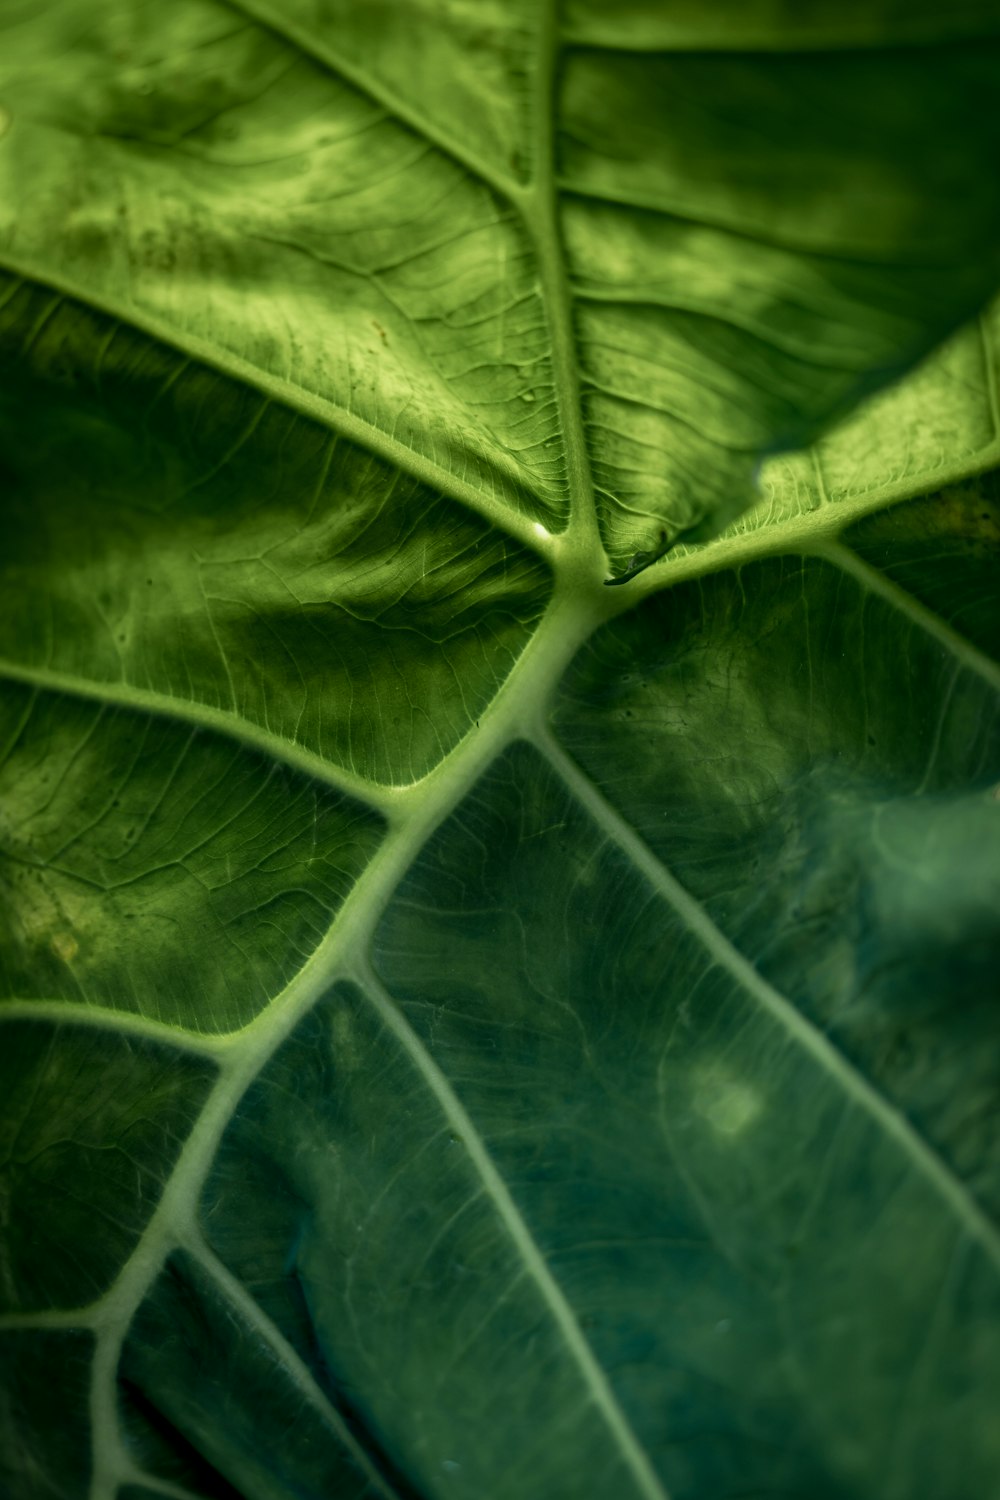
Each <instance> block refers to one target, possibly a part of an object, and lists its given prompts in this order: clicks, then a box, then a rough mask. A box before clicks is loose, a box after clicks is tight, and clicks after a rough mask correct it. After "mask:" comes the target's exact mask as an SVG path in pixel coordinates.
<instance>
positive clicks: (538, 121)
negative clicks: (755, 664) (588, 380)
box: [525, 0, 604, 566]
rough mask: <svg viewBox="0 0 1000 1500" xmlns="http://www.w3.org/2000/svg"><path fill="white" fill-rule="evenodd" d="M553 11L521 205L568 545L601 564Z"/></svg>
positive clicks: (551, 6)
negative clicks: (562, 477) (548, 371)
mask: <svg viewBox="0 0 1000 1500" xmlns="http://www.w3.org/2000/svg"><path fill="white" fill-rule="evenodd" d="M558 5H559V0H544V3H543V4H542V6H541V7H540V17H539V33H538V46H537V49H536V53H537V75H536V83H535V94H534V111H533V117H532V139H533V141H534V142H535V147H536V151H537V157H536V160H535V170H534V175H533V179H532V188H531V192H530V196H529V198H528V199H527V201H526V205H525V206H526V210H527V212H526V214H525V219H526V223H527V225H528V227H529V230H530V231H531V233H532V237H533V240H534V245H535V253H536V255H537V257H538V266H539V274H540V278H541V283H542V297H543V301H544V305H545V315H546V318H547V320H548V327H549V337H550V339H551V359H552V379H553V383H554V386H555V397H556V409H557V411H558V414H559V428H560V431H561V433H562V438H563V447H564V453H565V460H566V479H567V483H568V486H569V502H570V510H569V515H570V533H569V540H571V541H572V543H573V546H574V550H575V551H577V554H578V555H580V556H586V557H595V556H599V557H600V558H601V559H602V566H603V561H604V548H603V545H602V543H601V538H600V532H599V530H598V526H597V511H596V507H595V504H594V483H593V478H592V475H591V468H590V454H589V452H588V449H587V438H586V432H585V430H584V424H583V407H582V405H581V399H580V371H579V363H578V359H577V346H576V332H575V329H574V326H573V307H572V299H571V292H570V283H569V277H568V275H567V272H566V264H565V255H564V251H563V242H562V232H561V228H560V224H559V202H558V186H557V179H556V128H557V127H556V109H557V71H558V67H559V12H558Z"/></svg>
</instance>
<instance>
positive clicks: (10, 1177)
mask: <svg viewBox="0 0 1000 1500" xmlns="http://www.w3.org/2000/svg"><path fill="white" fill-rule="evenodd" d="M214 1071H215V1070H214V1068H213V1066H212V1064H211V1063H209V1062H206V1061H204V1060H202V1059H196V1058H194V1057H192V1056H190V1055H187V1054H183V1053H178V1052H177V1051H175V1050H174V1049H173V1048H170V1047H166V1046H161V1045H159V1044H158V1043H153V1042H148V1041H144V1040H138V1039H136V1038H131V1037H126V1036H121V1035H117V1034H115V1033H114V1032H110V1031H103V1030H99V1029H97V1028H96V1027H90V1026H73V1025H71V1024H69V1023H66V1024H63V1025H53V1024H49V1023H47V1022H44V1021H6V1022H4V1024H3V1027H2V1032H0V1098H2V1099H3V1100H4V1113H3V1119H2V1122H0V1205H2V1219H0V1223H2V1226H3V1230H4V1235H3V1240H2V1242H0V1310H2V1311H5V1312H31V1311H35V1310H38V1311H50V1310H52V1309H53V1308H76V1307H82V1306H85V1305H86V1304H87V1303H90V1302H92V1301H94V1300H95V1299H96V1298H97V1297H99V1296H100V1295H101V1293H102V1292H104V1291H106V1290H107V1289H108V1288H109V1287H110V1286H111V1284H112V1282H113V1281H114V1280H115V1278H116V1277H117V1276H118V1275H119V1274H120V1272H121V1269H122V1266H123V1264H124V1263H125V1262H126V1261H127V1260H128V1257H129V1255H130V1254H131V1252H132V1250H133V1248H134V1247H135V1244H136V1242H137V1240H138V1238H139V1236H140V1234H141V1233H142V1231H143V1229H144V1228H145V1226H146V1223H147V1221H148V1219H149V1217H150V1215H151V1214H152V1212H153V1210H154V1209H155V1208H156V1205H157V1203H158V1202H159V1199H160V1195H161V1193H162V1191H163V1188H164V1185H165V1184H166V1182H167V1181H168V1180H169V1178H170V1174H171V1171H172V1169H173V1165H174V1162H175V1161H176V1159H177V1154H178V1152H179V1151H180V1148H181V1146H182V1145H183V1143H184V1139H185V1137H186V1136H187V1133H188V1131H189V1129H190V1127H191V1125H192V1124H193V1123H194V1120H195V1117H196V1116H197V1113H198V1110H199V1108H200V1106H201V1103H202V1101H203V1099H204V1097H205V1094H206V1092H207V1090H208V1088H209V1085H210V1084H211V1082H212V1079H213V1076H214Z"/></svg>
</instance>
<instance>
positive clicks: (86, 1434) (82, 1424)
mask: <svg viewBox="0 0 1000 1500" xmlns="http://www.w3.org/2000/svg"><path fill="white" fill-rule="evenodd" d="M93 1342H94V1341H93V1337H92V1335H90V1334H89V1333H84V1332H65V1331H63V1332H54V1331H52V1330H46V1331H45V1332H39V1331H38V1330H32V1331H31V1332H13V1331H7V1332H3V1333H0V1374H2V1378H3V1391H2V1399H0V1477H2V1480H3V1493H4V1495H6V1496H9V1497H10V1500H86V1497H87V1494H88V1490H89V1487H90V1448H91V1438H90V1416H89V1412H88V1410H87V1395H88V1391H89V1374H90V1362H91V1357H92V1353H93ZM55 1403H58V1408H59V1421H58V1423H53V1421H52V1409H53V1405H54V1404H55Z"/></svg>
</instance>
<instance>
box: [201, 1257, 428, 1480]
mask: <svg viewBox="0 0 1000 1500" xmlns="http://www.w3.org/2000/svg"><path fill="white" fill-rule="evenodd" d="M182 1248H183V1249H185V1250H187V1251H188V1253H189V1254H190V1255H191V1256H192V1257H193V1258H194V1259H195V1260H196V1261H197V1262H198V1264H199V1265H200V1266H201V1268H202V1269H203V1271H204V1272H205V1273H206V1275H207V1276H208V1277H209V1278H210V1279H211V1280H212V1281H214V1282H215V1283H216V1285H217V1286H218V1287H219V1288H220V1290H221V1291H222V1293H223V1296H224V1297H225V1298H226V1299H227V1300H228V1302H229V1303H230V1305H231V1306H232V1307H233V1308H235V1310H236V1312H237V1313H238V1314H239V1315H240V1316H241V1317H242V1318H243V1320H244V1321H245V1322H246V1323H247V1325H248V1326H249V1327H250V1328H251V1329H252V1330H253V1333H254V1335H255V1337H256V1338H257V1339H258V1340H259V1341H260V1343H261V1344H263V1345H264V1346H265V1348H266V1349H267V1352H268V1354H270V1355H271V1356H272V1358H273V1360H274V1363H275V1365H276V1366H277V1367H278V1368H280V1370H281V1372H282V1374H283V1375H284V1376H285V1377H286V1378H287V1379H288V1381H289V1382H290V1384H291V1385H293V1386H294V1387H295V1390H296V1391H297V1392H298V1394H299V1395H300V1396H301V1397H302V1400H303V1402H304V1404H305V1405H306V1406H311V1407H312V1408H313V1410H314V1411H316V1412H318V1413H319V1415H320V1416H321V1417H322V1419H323V1421H324V1422H325V1423H326V1424H327V1425H328V1426H329V1427H330V1428H331V1429H332V1431H333V1432H334V1434H335V1435H336V1438H337V1441H338V1442H339V1443H340V1444H341V1445H342V1446H343V1447H344V1448H345V1449H346V1451H347V1452H348V1453H349V1454H350V1455H351V1457H352V1458H353V1460H354V1462H355V1463H356V1464H357V1466H358V1468H359V1469H360V1470H361V1472H362V1473H363V1474H364V1475H365V1476H366V1478H367V1480H368V1482H369V1484H370V1485H371V1486H372V1489H373V1490H374V1492H375V1493H376V1494H378V1495H381V1496H383V1497H384V1500H399V1495H398V1492H397V1491H396V1489H395V1488H394V1487H393V1486H392V1485H390V1484H389V1483H388V1481H387V1480H386V1479H385V1478H384V1477H383V1475H381V1474H380V1473H379V1471H378V1469H376V1468H375V1466H374V1464H373V1463H372V1461H371V1459H370V1458H369V1457H368V1454H367V1453H366V1452H365V1450H364V1448H362V1447H361V1445H360V1443H359V1442H358V1440H357V1438H356V1437H355V1436H354V1434H353V1433H352V1432H351V1430H350V1428H349V1427H348V1426H347V1424H346V1422H345V1421H344V1419H343V1417H342V1416H341V1414H340V1412H339V1411H338V1410H337V1408H336V1407H335V1406H334V1404H333V1402H332V1401H331V1400H330V1398H329V1396H327V1394H326V1392H325V1391H324V1390H323V1389H322V1388H321V1387H320V1386H319V1385H317V1383H316V1381H315V1379H314V1378H313V1375H312V1373H311V1371H310V1370H309V1367H308V1366H307V1365H306V1364H305V1362H304V1361H303V1360H302V1359H301V1358H300V1356H299V1355H298V1354H297V1353H296V1352H295V1350H294V1349H293V1347H292V1345H291V1344H290V1343H289V1342H288V1340H287V1339H286V1338H285V1337H284V1335H283V1334H282V1333H281V1332H280V1330H279V1329H278V1328H277V1327H276V1326H275V1324H274V1323H272V1321H271V1319H270V1318H269V1317H268V1316H267V1314H266V1313H265V1312H264V1311H263V1309H262V1308H261V1307H260V1306H259V1304H258V1303H256V1302H255V1301H254V1299H253V1298H252V1297H251V1296H250V1293H249V1292H248V1291H247V1290H246V1288H245V1287H244V1286H243V1285H242V1284H241V1283H240V1282H239V1281H238V1280H237V1279H236V1277H235V1276H234V1275H233V1274H232V1272H231V1271H230V1270H229V1269H228V1268H227V1267H226V1266H225V1264H224V1263H223V1262H222V1261H221V1260H220V1259H219V1257H218V1256H217V1255H216V1254H215V1251H214V1250H212V1248H211V1246H210V1245H208V1244H207V1242H206V1241H205V1238H204V1236H203V1235H202V1234H201V1232H200V1231H199V1230H197V1229H194V1230H192V1231H191V1232H190V1233H189V1234H188V1235H187V1236H186V1237H185V1240H184V1243H183V1246H182Z"/></svg>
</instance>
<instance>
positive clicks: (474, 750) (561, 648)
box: [90, 593, 665, 1500]
mask: <svg viewBox="0 0 1000 1500" xmlns="http://www.w3.org/2000/svg"><path fill="white" fill-rule="evenodd" d="M592 627H593V617H592V613H591V610H590V608H589V606H588V604H587V602H586V601H583V602H581V601H580V600H579V599H578V598H575V597H572V596H570V597H566V595H565V593H563V594H559V595H558V596H557V597H556V598H554V599H553V601H552V603H551V604H550V606H549V609H548V611H547V613H546V615H545V617H544V619H543V621H542V623H541V625H540V626H539V629H538V631H537V632H536V635H535V638H534V640H533V642H532V644H531V646H530V647H529V648H528V649H527V650H526V651H525V652H524V653H523V655H522V656H521V657H520V658H519V660H518V661H517V662H516V663H515V665H514V667H513V669H512V670H511V673H510V675H509V676H508V677H507V679H506V681H505V682H504V684H503V686H502V687H501V688H500V690H499V692H498V693H497V695H496V697H495V698H494V700H493V702H492V704H491V705H490V708H489V710H488V711H487V713H486V714H484V715H483V716H482V718H481V720H480V727H479V728H478V729H477V730H476V732H475V733H474V734H470V735H468V736H467V737H466V738H465V739H464V740H462V741H460V743H459V744H458V745H457V746H456V747H455V749H454V750H453V751H451V753H450V754H449V755H448V756H447V757H446V758H445V759H444V760H443V761H442V762H441V763H440V765H439V766H438V767H437V768H436V770H435V771H433V772H431V773H430V775H429V776H427V777H426V778H425V780H424V782H423V783H422V784H421V792H420V795H419V797H417V798H416V799H411V800H410V801H409V802H408V804H407V805H406V808H405V813H404V816H403V817H402V818H401V819H400V821H399V823H398V824H397V825H396V826H395V827H393V828H391V829H390V831H389V833H388V835H387V836H386V838H385V839H384V841H383V843H382V844H381V846H380V847H379V849H378V850H377V851H376V853H375V854H374V855H373V857H372V859H371V860H370V861H369V863H368V865H367V866H366V868H365V870H364V871H363V873H362V874H361V875H360V876H359V877H358V879H357V880H356V881H355V883H354V886H353V887H352V889H351V891H350V892H349V893H348V895H347V897H346V898H345V900H344V902H343V905H342V906H341V908H340V910H339V911H338V913H337V915H336V917H335V918H334V920H333V922H332V923H331V925H330V927H329V929H328V930H327V933H326V936H325V937H324V938H323V940H322V941H321V942H320V943H319V945H318V946H317V948H316V949H315V950H314V951H313V953H312V954H311V955H310V957H309V958H308V959H307V960H306V962H305V963H304V964H303V966H302V968H301V969H300V970H299V971H298V973H297V974H296V975H295V977H294V978H293V979H292V980H291V981H290V982H289V984H288V985H287V986H286V987H285V989H284V990H283V991H282V992H281V993H280V994H279V995H277V996H276V997H275V998H274V1000H273V1001H272V1002H271V1004H270V1005H269V1006H267V1007H266V1009H264V1010H263V1011H262V1012H261V1013H260V1015H258V1016H257V1017H256V1018H255V1019H254V1020H253V1021H251V1022H250V1023H249V1024H248V1025H247V1026H246V1027H244V1028H243V1030H242V1031H239V1032H235V1033H233V1034H232V1041H233V1045H232V1047H231V1048H227V1049H226V1051H225V1053H224V1055H222V1056H220V1059H219V1063H220V1071H219V1077H218V1079H217V1081H216V1083H215V1085H214V1086H213V1088H212V1090H211V1092H210V1093H209V1096H208V1098H207V1100H206V1101H205V1104H204V1105H203V1107H202V1111H201V1114H200V1115H199V1117H198V1119H197V1121H196V1122H195V1124H194V1125H193V1127H192V1129H191V1133H190V1135H189V1136H188V1139H187V1140H186V1141H185V1143H184V1145H183V1147H182V1148H181V1152H180V1156H179V1157H178V1159H177V1162H176V1164H175V1166H174V1170H173V1172H172V1174H171V1176H170V1180H169V1182H168V1183H167V1184H166V1186H165V1188H164V1191H163V1195H162V1197H161V1199H160V1201H159V1203H158V1204H157V1206H156V1209H155V1210H154V1212H153V1215H152V1217H151V1218H150V1220H149V1223H148V1224H147V1225H146V1228H145V1230H144V1231H143V1234H142V1236H141V1237H140V1239H139V1242H138V1244H137V1245H136V1246H135V1248H134V1249H133V1251H132V1254H131V1255H130V1256H129V1258H128V1260H127V1261H126V1262H125V1264H124V1265H123V1267H122V1269H121V1271H120V1272H119V1275H118V1279H117V1281H116V1282H115V1284H114V1286H113V1287H112V1288H111V1290H110V1291H109V1292H107V1293H106V1294H105V1295H104V1297H102V1298H101V1300H100V1302H99V1303H97V1304H95V1309H94V1314H95V1316H94V1322H95V1325H98V1324H99V1326H100V1329H101V1332H100V1338H99V1340H98V1348H97V1352H96V1354H95V1358H94V1366H93V1381H92V1391H91V1417H92V1422H93V1425H94V1431H95V1433H96V1434H101V1435H102V1437H101V1441H100V1443H95V1453H94V1465H93V1475H92V1480H91V1490H90V1500H109V1497H110V1496H111V1495H112V1494H113V1493H114V1484H115V1475H116V1472H117V1470H116V1467H115V1465H116V1464H117V1462H118V1457H119V1449H120V1444H119V1442H118V1426H117V1420H118V1419H117V1404H116V1402H117V1385H116V1380H117V1368H118V1361H119V1358H120V1355H121V1348H122V1342H123V1340H124V1338H125V1334H126V1332H127V1329H128V1326H129V1323H130V1322H131V1320H132V1318H133V1317H134V1315H135V1312H136V1309H137V1308H138V1307H139V1305H140V1303H141V1302H142V1300H143V1298H144V1297H145V1296H146V1294H147V1292H148V1290H149V1288H150V1286H151V1285H152V1283H153V1280H154V1279H155V1277H156V1275H157V1274H158V1272H159V1270H160V1268H161V1266H162V1264H163V1261H164V1259H165V1257H166V1255H167V1254H168V1253H169V1251H170V1249H171V1248H172V1247H173V1246H175V1245H177V1244H179V1243H181V1242H182V1241H183V1240H184V1239H185V1238H186V1237H187V1236H189V1235H190V1232H191V1229H192V1226H194V1225H195V1224H196V1215H197V1205H198V1198H199V1195H200V1193H201V1190H202V1185H203V1183H204V1181H205V1178H206V1176H207V1174H208V1172H209V1169H210V1167H211V1164H212V1162H213V1160H214V1158H215V1153H216V1151H217V1149H218V1145H219V1142H220V1140H221V1138H222V1134H223V1131H224V1130H225V1128H226V1126H227V1125H228V1123H229V1121H230V1120H231V1119H232V1116H233V1113H234V1111H235V1110H236V1108H237V1106H238V1104H239V1101H240V1099H241V1098H242V1096H243V1094H244V1092H245V1090H246V1089H247V1088H248V1087H249V1085H250V1083H251V1082H252V1081H253V1079H254V1078H255V1077H256V1076H257V1074H258V1073H259V1071H260V1070H261V1068H263V1067H264V1065H265V1064H266V1063H267V1061H268V1059H269V1058H271V1057H273V1056H274V1053H275V1052H276V1051H277V1049H278V1048H279V1047H280V1046H281V1044H282V1042H284V1041H285V1040H286V1038H287V1037H288V1036H290V1035H291V1033H292V1031H293V1030H294V1028H295V1026H296V1025H297V1024H298V1023H299V1021H301V1019H302V1017H303V1016H304V1015H306V1014H307V1013H308V1012H309V1011H310V1010H311V1009H312V1007H313V1006H314V1005H315V1004H316V1002H317V1001H318V1000H319V999H320V997H321V996H322V995H324V994H325V993H326V992H327V991H328V990H329V988H330V986H331V985H332V984H333V983H334V982H335V981H336V980H337V979H338V978H339V977H345V976H346V975H347V974H348V973H349V972H350V968H351V966H352V964H353V963H354V962H355V961H356V959H357V955H358V954H360V953H364V952H365V951H366V950H367V947H368V944H369V943H370V941H371V937H372V932H373V930H374V927H375V924H376V923H377V922H378V920H379V919H380V917H381V914H382V912H383V910H384V909H385V906H386V904H387V902H388V901H389V900H390V898H391V896H392V893H393V891H394V890H395V889H396V888H397V886H398V884H399V881H400V880H401V878H402V876H403V875H404V873H405V872H406V870H407V869H408V868H409V866H410V865H411V864H412V862H413V860H414V859H415V858H416V857H417V855H418V854H419V852H420V850H421V849H422V848H423V847H424V845H425V844H426V842H427V839H428V838H429V837H430V835H431V834H432V833H433V831H434V830H435V829H436V828H437V827H438V825H439V824H440V823H441V822H442V821H443V819H444V818H445V817H447V816H448V814H449V813H450V812H451V810H452V809H453V808H454V807H455V806H456V805H457V804H458V802H459V801H460V800H461V799H462V797H464V796H465V794H466V793H467V791H468V790H469V788H470V787H471V786H472V785H473V784H474V783H475V782H476V781H477V780H478V779H479V777H480V776H481V775H482V773H483V771H484V770H485V769H486V767H487V766H488V765H489V764H490V763H491V762H492V761H493V760H494V759H495V758H496V757H497V755H499V754H500V753H501V752H502V751H503V749H504V748H505V747H506V746H507V745H509V744H510V743H511V741H512V739H513V738H514V737H515V736H516V735H518V734H520V733H523V731H524V726H525V724H526V722H528V720H527V719H526V716H525V709H524V704H525V702H527V703H529V704H536V703H540V702H544V701H547V699H548V697H549V695H550V694H551V692H552V691H553V689H554V686H555V684H556V683H557V682H558V681H559V679H560V678H561V676H562V674H563V672H564V671H565V669H566V666H567V664H568V662H569V661H570V659H571V658H572V656H573V655H574V654H575V653H576V652H577V651H578V650H579V648H580V646H581V645H582V643H583V640H584V639H585V638H586V636H587V635H588V634H589V632H590V630H591V629H592ZM528 717H529V718H530V715H529V716H528ZM645 1500H665V1497H664V1495H663V1494H662V1491H659V1490H653V1491H650V1492H647V1493H646V1496H645Z"/></svg>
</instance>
